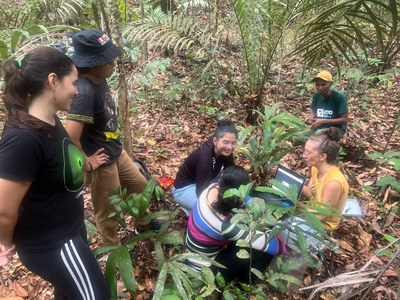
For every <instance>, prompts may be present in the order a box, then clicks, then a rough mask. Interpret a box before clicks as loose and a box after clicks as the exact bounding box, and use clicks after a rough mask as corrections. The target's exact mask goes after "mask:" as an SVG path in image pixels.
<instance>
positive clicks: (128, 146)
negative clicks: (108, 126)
mask: <svg viewBox="0 0 400 300" xmlns="http://www.w3.org/2000/svg"><path fill="white" fill-rule="evenodd" d="M106 3H107V6H108V9H109V14H108V16H109V18H107V15H103V17H104V20H106V22H105V23H106V24H108V28H109V29H108V30H109V32H108V33H109V35H110V36H111V38H112V40H113V42H114V43H115V45H117V46H118V47H120V48H122V46H123V43H122V32H121V15H120V11H119V9H118V1H115V0H106ZM123 57H124V55H121V56H120V57H119V58H118V64H117V65H118V68H117V76H118V83H119V85H118V91H117V92H118V93H117V95H118V107H119V124H120V127H121V132H122V135H123V137H124V139H123V145H124V148H125V150H126V152H128V154H129V155H130V156H132V155H133V152H132V137H131V128H130V120H129V98H128V87H127V85H126V70H125V65H124V63H123Z"/></svg>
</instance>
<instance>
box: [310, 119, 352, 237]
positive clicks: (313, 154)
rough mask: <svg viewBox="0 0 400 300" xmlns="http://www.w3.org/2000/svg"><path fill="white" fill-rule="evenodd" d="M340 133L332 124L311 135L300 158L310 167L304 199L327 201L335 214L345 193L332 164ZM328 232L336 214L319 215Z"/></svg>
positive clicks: (346, 187)
mask: <svg viewBox="0 0 400 300" xmlns="http://www.w3.org/2000/svg"><path fill="white" fill-rule="evenodd" d="M339 140H340V133H339V130H338V129H337V128H336V127H331V128H329V129H327V130H326V131H324V132H322V133H320V134H316V135H313V136H311V137H310V138H309V139H308V141H307V142H306V144H305V150H304V153H303V157H304V159H305V160H306V162H307V164H308V165H309V166H310V167H311V179H310V182H309V183H308V185H307V186H304V188H303V190H302V195H303V197H304V198H306V199H308V200H315V201H318V202H320V203H323V204H328V205H330V206H332V207H333V208H334V212H335V213H336V214H339V215H340V214H341V213H342V210H343V208H344V205H345V203H346V199H347V195H348V192H349V184H348V182H347V179H346V177H345V176H344V175H343V173H342V172H341V171H340V169H339V168H338V167H337V166H336V159H337V157H338V154H339V149H340V144H339ZM319 218H320V220H321V222H322V223H323V224H324V226H325V229H326V230H327V231H328V232H329V231H332V230H333V229H335V228H336V227H337V226H338V225H339V222H340V217H338V216H319Z"/></svg>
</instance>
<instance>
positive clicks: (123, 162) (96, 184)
mask: <svg viewBox="0 0 400 300" xmlns="http://www.w3.org/2000/svg"><path fill="white" fill-rule="evenodd" d="M73 44H74V47H75V51H74V55H73V56H72V60H73V61H74V63H75V65H76V66H77V68H78V71H79V79H78V91H79V95H77V96H75V98H74V99H73V101H72V105H71V110H70V112H69V114H68V115H67V122H66V129H67V131H68V133H69V135H70V137H71V139H72V141H73V142H74V144H75V145H77V147H78V148H79V149H81V150H82V151H83V152H84V154H85V155H86V156H91V155H92V154H93V153H94V152H95V151H97V150H99V149H103V153H105V154H106V155H107V156H108V161H107V162H106V163H104V164H103V165H101V166H100V167H99V168H98V169H96V170H95V171H93V172H89V173H88V174H87V175H88V176H87V178H89V180H90V181H91V194H92V202H93V207H94V212H95V218H96V226H97V229H98V231H99V233H100V234H101V236H102V239H103V243H104V244H106V245H119V244H120V241H119V238H118V235H117V227H118V222H117V220H116V219H115V218H109V215H110V214H111V213H112V212H114V209H113V207H112V206H111V205H110V204H109V199H108V198H109V197H110V196H111V192H112V191H115V190H117V189H119V188H121V187H122V188H126V189H127V191H128V192H129V193H140V192H142V190H143V189H144V187H145V185H146V178H145V177H144V176H143V175H142V174H141V173H140V171H139V169H138V168H137V166H136V165H135V164H134V162H133V161H132V159H131V158H130V157H129V155H128V154H127V153H126V151H125V150H124V149H123V148H122V144H121V142H120V140H119V138H120V132H119V128H118V121H117V114H116V108H115V103H114V101H113V99H112V97H111V93H110V89H109V87H108V85H107V83H106V78H108V77H110V76H111V75H112V73H113V71H114V65H115V64H114V60H115V59H116V58H117V57H118V56H119V55H120V54H121V53H122V51H121V50H120V49H119V48H117V47H116V46H115V45H114V44H113V43H112V42H111V40H110V39H109V37H108V36H107V35H106V34H104V33H103V32H102V31H100V30H83V31H81V32H78V33H76V34H74V35H73ZM89 162H91V161H90V160H89ZM91 163H93V164H95V163H96V162H91Z"/></svg>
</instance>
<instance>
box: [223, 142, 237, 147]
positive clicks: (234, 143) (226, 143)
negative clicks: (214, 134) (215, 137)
mask: <svg viewBox="0 0 400 300" xmlns="http://www.w3.org/2000/svg"><path fill="white" fill-rule="evenodd" d="M222 144H223V145H224V146H228V145H231V146H232V147H236V146H237V142H229V141H222Z"/></svg>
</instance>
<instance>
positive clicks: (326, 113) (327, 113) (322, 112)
mask: <svg viewBox="0 0 400 300" xmlns="http://www.w3.org/2000/svg"><path fill="white" fill-rule="evenodd" d="M332 115H333V111H331V110H329V109H323V108H318V109H317V118H331V117H332Z"/></svg>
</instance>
